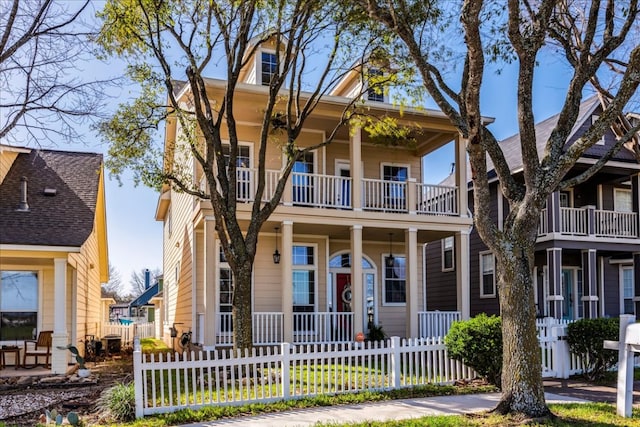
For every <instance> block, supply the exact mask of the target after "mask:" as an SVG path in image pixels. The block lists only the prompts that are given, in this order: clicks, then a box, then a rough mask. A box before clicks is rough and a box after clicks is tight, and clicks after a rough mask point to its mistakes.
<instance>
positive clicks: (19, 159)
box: [0, 145, 109, 373]
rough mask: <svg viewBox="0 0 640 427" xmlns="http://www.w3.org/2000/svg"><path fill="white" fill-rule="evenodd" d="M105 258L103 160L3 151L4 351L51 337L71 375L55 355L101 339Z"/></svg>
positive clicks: (56, 364) (57, 367)
mask: <svg viewBox="0 0 640 427" xmlns="http://www.w3.org/2000/svg"><path fill="white" fill-rule="evenodd" d="M107 256H108V254H107V230H106V211H105V196H104V175H103V162H102V155H100V154H94V153H76V152H65V151H55V150H39V149H28V148H17V147H11V146H7V145H0V318H1V320H2V323H1V325H0V344H7V345H9V344H10V345H16V344H17V345H19V346H20V347H22V345H23V340H25V339H32V338H34V337H35V336H37V335H38V334H39V333H40V332H41V331H47V330H48V331H53V345H52V359H51V361H52V362H51V370H52V372H54V373H64V372H66V370H67V364H68V361H69V352H68V351H66V350H58V349H57V348H56V347H57V346H66V345H67V344H69V343H74V344H76V345H80V342H81V341H82V340H84V338H85V335H88V334H91V335H96V336H98V335H100V333H101V328H102V322H103V320H104V319H103V318H102V317H101V313H102V309H101V286H100V285H101V283H104V282H107V281H108V279H109V277H108V275H109V273H108V259H107ZM79 348H83V347H82V346H80V347H79ZM42 360H43V359H41V361H42ZM28 362H29V361H28Z"/></svg>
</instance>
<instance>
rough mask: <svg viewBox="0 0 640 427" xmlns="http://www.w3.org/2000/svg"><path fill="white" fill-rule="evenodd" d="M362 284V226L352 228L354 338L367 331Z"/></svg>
mask: <svg viewBox="0 0 640 427" xmlns="http://www.w3.org/2000/svg"><path fill="white" fill-rule="evenodd" d="M363 289H364V288H363V284H362V225H354V226H353V227H351V310H352V311H353V331H352V332H353V335H352V336H353V337H355V336H356V334H357V333H358V332H364V331H365V330H366V325H365V318H366V316H365V315H364V290H363Z"/></svg>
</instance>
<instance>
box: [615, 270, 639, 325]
mask: <svg viewBox="0 0 640 427" xmlns="http://www.w3.org/2000/svg"><path fill="white" fill-rule="evenodd" d="M618 269H619V273H618V274H619V276H618V277H619V279H618V281H619V286H620V314H633V315H635V312H636V304H635V301H634V299H635V295H633V294H635V277H634V274H633V273H634V267H633V265H630V264H620V265H619V267H618ZM625 271H630V272H631V291H632V293H633V294H632V295H631V297H627V296H625V292H624V291H625V287H624V272H625ZM628 299H630V300H631V304H632V306H633V312H632V313H627V312H626V310H625V300H628Z"/></svg>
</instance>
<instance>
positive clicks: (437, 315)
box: [418, 311, 462, 338]
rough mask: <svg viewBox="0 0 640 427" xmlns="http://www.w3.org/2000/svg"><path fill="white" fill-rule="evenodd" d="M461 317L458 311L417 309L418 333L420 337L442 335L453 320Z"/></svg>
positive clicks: (455, 320)
mask: <svg viewBox="0 0 640 427" xmlns="http://www.w3.org/2000/svg"><path fill="white" fill-rule="evenodd" d="M460 319H462V315H461V314H460V312H459V311H419V312H418V333H419V334H420V336H421V337H423V338H426V337H444V336H445V335H447V333H448V332H449V329H450V328H451V325H452V324H453V322H457V321H458V320H460Z"/></svg>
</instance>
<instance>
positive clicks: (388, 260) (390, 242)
mask: <svg viewBox="0 0 640 427" xmlns="http://www.w3.org/2000/svg"><path fill="white" fill-rule="evenodd" d="M392 245H393V233H389V256H388V257H387V267H393V263H394V259H393V253H392V252H393V251H392V250H391V248H392Z"/></svg>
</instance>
